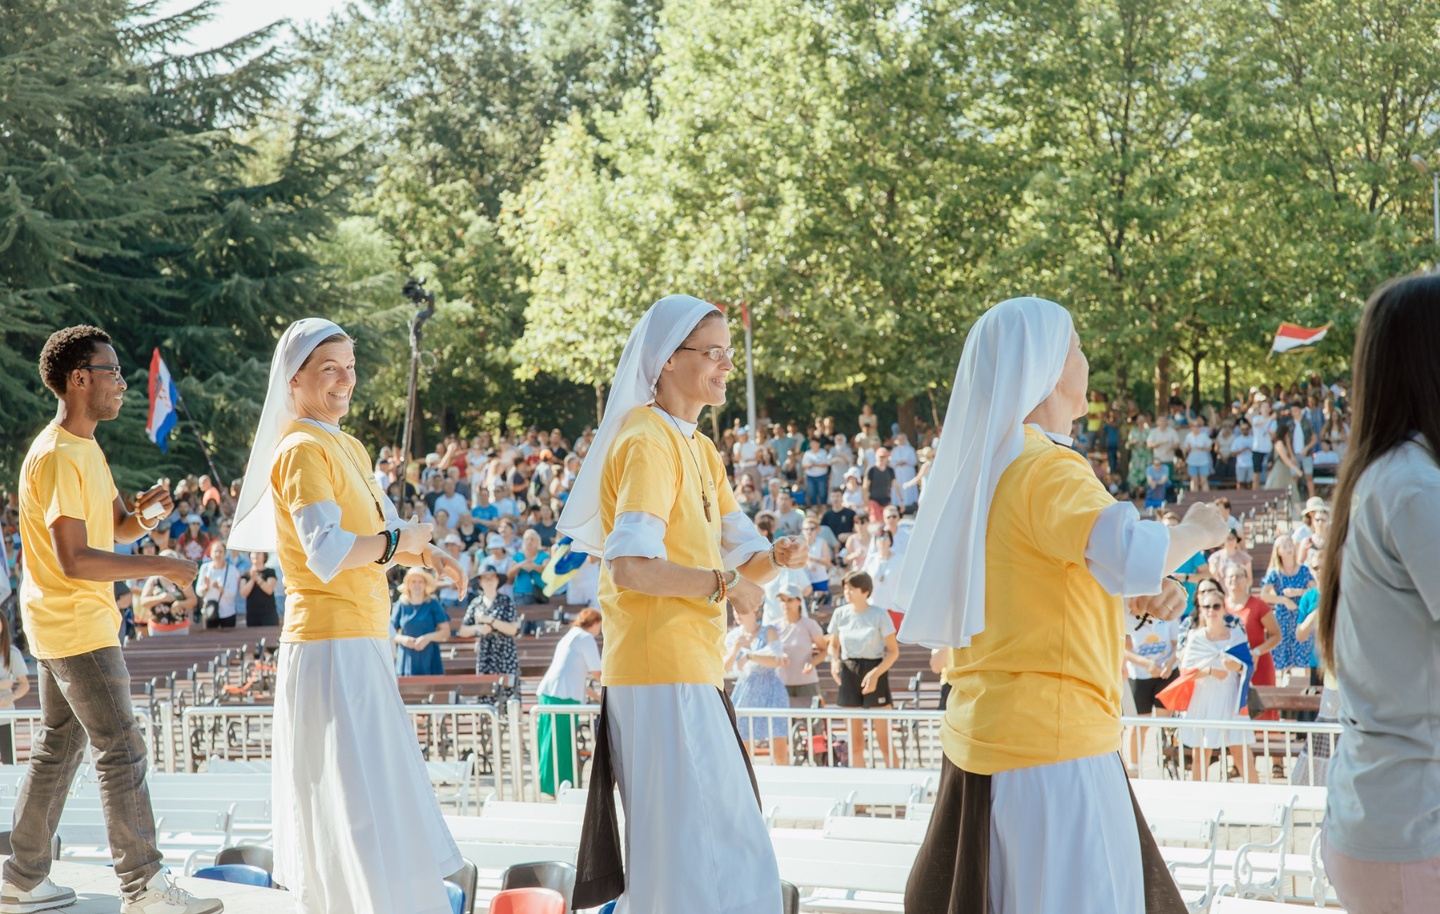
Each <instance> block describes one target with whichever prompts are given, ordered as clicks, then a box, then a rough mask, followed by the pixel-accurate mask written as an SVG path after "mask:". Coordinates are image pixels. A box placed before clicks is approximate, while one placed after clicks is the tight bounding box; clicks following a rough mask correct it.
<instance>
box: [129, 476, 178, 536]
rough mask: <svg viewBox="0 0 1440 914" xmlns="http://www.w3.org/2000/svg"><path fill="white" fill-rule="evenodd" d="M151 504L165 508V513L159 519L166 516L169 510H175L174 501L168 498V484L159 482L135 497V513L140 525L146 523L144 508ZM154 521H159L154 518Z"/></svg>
mask: <svg viewBox="0 0 1440 914" xmlns="http://www.w3.org/2000/svg"><path fill="white" fill-rule="evenodd" d="M151 505H160V506H161V507H162V508H164V509H165V513H164V514H161V515H160V518H161V519H163V518H165V517H168V516H169V515H170V512H171V511H173V510H175V503H174V502H173V501H172V500H171V499H170V488H169V486H167V485H165V484H164V483H159V484H158V485H155V486H154V487H152V488H150V489H148V490H146V491H144V492H141V493H140V494H139V495H137V496H136V497H135V514H136V515H137V516H139V517H140V523H141V526H145V525H146V524H147V523H148V521H146V520H145V509H146V508H148V507H150V506H151ZM156 523H159V520H156Z"/></svg>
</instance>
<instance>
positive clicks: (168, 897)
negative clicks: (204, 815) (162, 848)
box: [0, 870, 225, 914]
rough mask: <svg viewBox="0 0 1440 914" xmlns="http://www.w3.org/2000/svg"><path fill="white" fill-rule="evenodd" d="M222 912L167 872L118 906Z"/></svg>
mask: <svg viewBox="0 0 1440 914" xmlns="http://www.w3.org/2000/svg"><path fill="white" fill-rule="evenodd" d="M37 910H38V909H37ZM223 910H225V905H223V904H222V903H221V902H220V899H218V898H196V897H195V896H194V895H191V894H190V893H189V892H187V891H185V890H184V889H182V888H180V886H178V885H176V884H175V881H174V880H173V879H171V878H170V871H169V870H161V871H160V872H158V873H156V874H155V876H154V878H152V879H151V880H150V882H149V883H148V884H147V885H146V886H145V891H144V892H141V893H140V895H139V897H138V898H132V899H131V900H129V901H127V902H125V903H124V904H122V905H121V906H120V914H219V912H221V911H223ZM0 914H4V912H0Z"/></svg>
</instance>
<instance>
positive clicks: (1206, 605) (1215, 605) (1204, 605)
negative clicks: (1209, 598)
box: [1200, 603, 1225, 609]
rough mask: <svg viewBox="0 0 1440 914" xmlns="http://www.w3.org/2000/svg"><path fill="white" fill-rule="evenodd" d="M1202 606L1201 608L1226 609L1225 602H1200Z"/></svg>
mask: <svg viewBox="0 0 1440 914" xmlns="http://www.w3.org/2000/svg"><path fill="white" fill-rule="evenodd" d="M1200 608H1201V609H1224V608H1225V604H1224V603H1201V604H1200Z"/></svg>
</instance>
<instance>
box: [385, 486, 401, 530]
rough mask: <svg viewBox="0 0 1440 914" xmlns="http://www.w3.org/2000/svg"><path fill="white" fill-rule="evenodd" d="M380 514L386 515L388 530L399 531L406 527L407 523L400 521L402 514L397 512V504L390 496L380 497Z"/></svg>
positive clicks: (386, 527)
mask: <svg viewBox="0 0 1440 914" xmlns="http://www.w3.org/2000/svg"><path fill="white" fill-rule="evenodd" d="M380 512H381V513H382V514H384V515H385V529H386V530H397V529H399V528H400V527H403V526H405V522H404V521H403V520H401V519H400V512H398V511H396V510H395V503H394V502H392V501H391V500H390V496H389V495H383V494H382V495H381V496H380Z"/></svg>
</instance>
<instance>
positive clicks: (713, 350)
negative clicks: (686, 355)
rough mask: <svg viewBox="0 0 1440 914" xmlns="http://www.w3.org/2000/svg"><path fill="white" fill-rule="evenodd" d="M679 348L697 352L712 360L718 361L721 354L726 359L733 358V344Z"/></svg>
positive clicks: (731, 359) (730, 359)
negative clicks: (700, 347)
mask: <svg viewBox="0 0 1440 914" xmlns="http://www.w3.org/2000/svg"><path fill="white" fill-rule="evenodd" d="M680 348H681V349H683V350H685V351H686V352H698V353H700V354H701V355H703V356H705V358H707V359H709V360H710V361H712V362H718V361H720V356H721V355H722V354H723V355H724V356H725V359H726V360H727V361H733V360H734V358H735V347H734V346H709V347H707V348H705V349H696V348H695V347H694V346H681V347H680Z"/></svg>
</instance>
